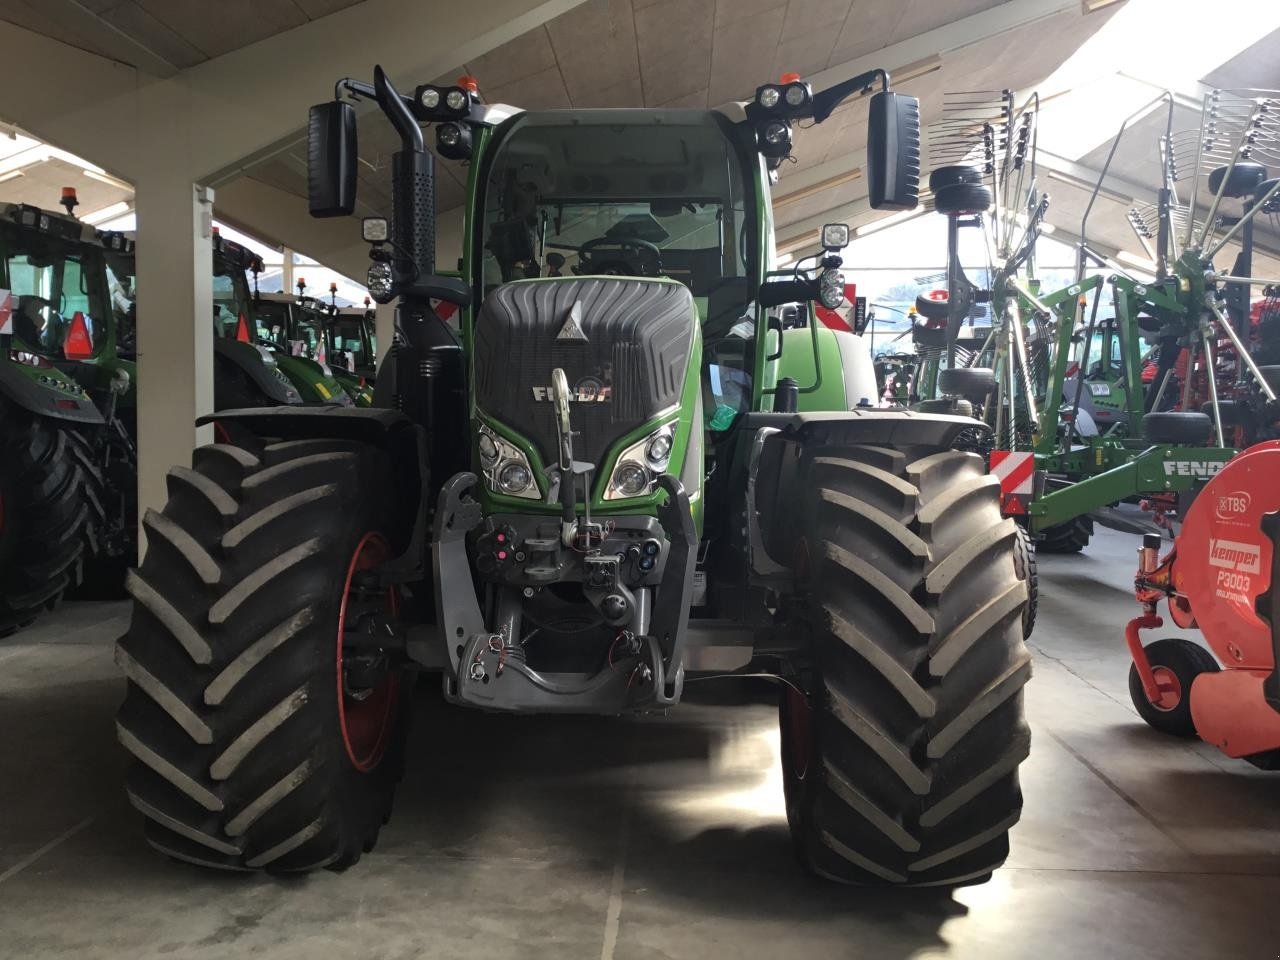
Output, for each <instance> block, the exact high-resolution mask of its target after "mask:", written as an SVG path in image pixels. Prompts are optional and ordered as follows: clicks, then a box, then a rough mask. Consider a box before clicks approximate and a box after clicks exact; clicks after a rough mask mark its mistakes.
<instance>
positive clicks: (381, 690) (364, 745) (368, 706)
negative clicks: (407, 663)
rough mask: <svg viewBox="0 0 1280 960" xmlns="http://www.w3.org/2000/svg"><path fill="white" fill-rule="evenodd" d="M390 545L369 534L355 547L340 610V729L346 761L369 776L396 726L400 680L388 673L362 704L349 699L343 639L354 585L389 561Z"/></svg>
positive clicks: (391, 603) (392, 606)
mask: <svg viewBox="0 0 1280 960" xmlns="http://www.w3.org/2000/svg"><path fill="white" fill-rule="evenodd" d="M389 552H390V551H389V548H388V546H387V541H386V540H385V539H384V538H383V536H382V534H380V533H366V534H365V535H364V536H363V537H361V538H360V542H359V543H358V544H356V551H355V553H354V554H353V555H352V557H351V563H350V564H348V565H347V578H346V581H345V582H344V583H343V585H342V605H341V606H340V607H339V608H338V644H337V646H338V726H339V727H340V728H341V730H342V743H343V746H344V747H345V748H346V751H347V758H348V759H349V760H350V761H351V765H352V766H353V767H355V768H356V769H357V770H359V771H361V772H364V773H367V772H368V771H370V770H372V769H373V768H374V767H376V766H377V765H378V763H379V761H381V760H382V755H383V753H385V752H386V749H387V741H388V740H389V739H390V734H391V728H392V727H393V726H394V725H395V712H396V702H397V700H398V699H399V694H400V678H399V676H398V675H397V674H396V673H395V672H388V673H387V675H386V676H385V677H383V678H382V680H380V681H379V683H378V685H377V686H376V687H374V688H373V692H372V693H370V694H369V695H368V696H367V697H365V698H364V699H363V700H356V699H354V698H353V697H351V696H349V695H348V694H347V692H346V689H345V686H344V684H343V682H342V637H343V632H344V631H345V629H346V623H347V599H348V597H350V595H351V581H352V579H354V577H355V575H356V574H357V573H358V572H359V571H361V570H368V569H369V568H370V567H376V566H377V565H378V564H380V563H382V562H383V561H384V560H386V559H387V554H388V553H389ZM387 610H388V612H390V613H392V614H393V615H394V613H395V611H396V596H395V589H394V588H392V589H389V590H388V591H387Z"/></svg>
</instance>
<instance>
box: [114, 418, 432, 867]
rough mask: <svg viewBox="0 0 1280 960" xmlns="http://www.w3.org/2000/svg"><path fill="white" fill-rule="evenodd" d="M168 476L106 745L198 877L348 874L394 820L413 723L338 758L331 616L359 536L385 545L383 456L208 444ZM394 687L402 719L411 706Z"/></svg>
mask: <svg viewBox="0 0 1280 960" xmlns="http://www.w3.org/2000/svg"><path fill="white" fill-rule="evenodd" d="M192 464H193V469H191V470H188V469H185V468H181V467H178V468H174V469H173V470H171V471H170V472H169V480H168V488H169V501H168V503H167V505H166V506H165V508H164V512H163V513H162V514H157V513H155V512H154V511H148V513H147V515H146V517H145V518H144V525H145V526H146V528H147V539H148V544H149V547H148V550H147V554H146V557H145V559H144V561H143V563H142V567H141V569H140V570H138V571H136V572H131V573H130V575H129V579H128V584H127V586H128V590H129V592H130V593H131V594H132V595H133V597H134V600H135V602H134V609H133V619H132V622H131V623H130V627H129V631H128V633H127V634H126V635H125V636H124V637H123V638H122V639H121V641H120V643H119V644H118V646H117V661H118V663H119V665H120V666H121V667H122V669H123V670H124V672H125V674H126V676H127V677H128V680H129V682H128V692H127V694H126V697H125V701H124V704H123V705H122V706H121V708H120V712H119V714H118V717H117V733H118V735H119V739H120V741H121V743H122V744H123V745H124V747H125V749H126V750H127V751H128V752H129V753H131V754H132V755H133V761H134V762H133V763H132V764H131V768H130V770H129V773H128V777H127V782H126V785H127V790H128V795H129V798H130V801H131V802H132V803H133V805H134V806H135V807H137V808H138V810H140V811H141V812H142V813H143V815H144V816H145V817H146V837H147V841H148V842H149V843H150V844H151V845H152V846H153V847H155V848H156V849H158V850H160V851H161V852H163V853H165V854H167V855H169V856H171V857H174V858H177V859H179V860H185V861H189V862H193V863H197V864H201V865H205V866H211V867H221V868H227V869H250V870H252V869H266V870H269V871H271V872H278V873H292V872H305V871H308V870H313V869H317V868H320V867H328V868H331V869H336V870H340V869H344V868H346V867H348V866H350V865H351V864H353V863H355V862H356V860H358V859H359V857H360V854H361V853H362V852H364V851H367V850H370V849H372V847H373V843H374V841H375V840H376V838H377V835H378V830H379V828H380V827H381V825H382V824H383V823H384V822H385V820H386V818H387V817H388V816H389V815H390V806H391V799H392V794H393V792H394V789H395V784H396V781H397V780H398V779H399V773H400V769H401V766H402V757H403V736H404V731H405V729H406V726H407V724H406V723H405V722H404V717H403V714H402V713H401V716H400V720H401V722H399V723H398V724H397V725H396V727H395V730H394V733H393V735H392V737H391V744H390V746H389V747H388V749H387V751H386V753H385V754H383V756H382V760H381V762H380V763H378V764H377V766H375V767H373V769H372V770H370V771H369V772H367V773H362V772H360V771H359V770H358V769H357V768H356V766H355V765H354V764H353V763H352V762H351V761H350V760H349V759H348V756H347V751H346V748H345V746H344V744H343V740H342V733H341V729H340V726H339V721H338V709H337V694H336V691H337V689H338V687H337V683H338V680H337V665H336V656H335V654H336V642H337V631H338V609H339V605H340V602H341V596H342V590H343V584H344V581H345V578H346V576H347V572H348V566H349V564H350V563H351V560H352V557H353V553H354V552H355V551H356V550H357V545H358V544H359V543H360V542H361V538H362V537H363V536H364V535H365V534H366V533H368V532H371V531H380V532H384V533H386V534H387V539H388V540H389V541H393V540H394V538H393V537H392V536H391V529H390V526H391V519H392V518H391V517H390V516H389V510H390V509H391V508H390V506H389V505H390V504H392V502H393V499H394V498H393V491H392V490H391V488H390V483H391V467H390V464H389V462H388V461H387V459H386V456H385V454H383V453H382V452H380V451H378V450H376V449H374V448H372V447H369V446H367V445H364V444H360V443H355V442H350V441H340V440H301V441H291V442H284V443H273V444H267V445H265V446H264V447H263V448H262V449H261V451H260V453H259V454H255V453H252V452H250V451H248V450H246V449H244V448H243V447H238V446H231V445H228V444H217V443H215V444H211V445H209V446H205V447H201V448H199V449H197V450H196V451H195V453H194V455H193V457H192ZM408 689H409V687H408V684H407V683H404V684H401V686H400V694H401V695H400V697H399V701H400V707H399V708H398V709H399V710H400V711H403V709H404V707H405V706H407V702H408V699H409V698H408Z"/></svg>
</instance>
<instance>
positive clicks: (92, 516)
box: [0, 188, 297, 631]
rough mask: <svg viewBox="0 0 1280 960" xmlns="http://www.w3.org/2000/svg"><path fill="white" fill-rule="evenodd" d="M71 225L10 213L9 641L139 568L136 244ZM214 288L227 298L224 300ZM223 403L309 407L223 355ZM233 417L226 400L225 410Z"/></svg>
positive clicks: (71, 208) (239, 255) (21, 209)
mask: <svg viewBox="0 0 1280 960" xmlns="http://www.w3.org/2000/svg"><path fill="white" fill-rule="evenodd" d="M62 202H63V205H64V207H65V208H66V212H65V213H63V212H53V211H50V210H43V209H40V208H37V207H33V206H30V205H25V204H16V205H15V204H9V205H4V206H3V207H0V247H2V248H3V257H2V260H3V264H4V268H3V269H4V276H3V278H2V282H0V289H3V291H4V295H3V296H4V300H3V301H2V302H0V391H2V393H3V398H4V399H3V403H0V416H2V417H3V427H0V431H2V433H0V436H2V437H3V441H2V442H3V443H4V444H5V445H6V446H7V447H8V448H9V449H10V450H11V453H10V455H9V456H7V457H5V458H4V463H5V468H4V470H3V471H0V517H3V520H0V524H2V525H0V573H3V581H4V583H5V584H6V589H7V590H8V591H9V592H8V593H6V594H4V595H3V597H0V631H12V630H13V629H16V628H17V627H20V626H24V625H26V624H28V623H30V622H32V621H33V620H34V619H35V618H36V616H37V615H38V614H39V612H40V611H41V610H43V609H45V608H47V607H49V606H51V605H52V604H54V603H56V602H57V600H58V599H59V598H60V597H62V596H63V595H64V594H65V593H67V592H68V591H71V592H73V593H74V595H76V596H77V597H80V598H110V597H114V596H119V595H120V592H121V590H122V585H123V581H124V576H125V572H126V570H127V568H128V567H130V566H132V565H133V564H134V563H136V562H137V529H138V516H137V415H136V410H137V407H136V403H137V401H136V395H137V393H136V383H137V365H136V352H137V346H136V321H137V311H136V297H135V287H134V255H135V251H134V241H133V238H132V237H131V236H129V235H126V234H124V233H120V232H116V231H102V230H95V229H94V228H93V227H91V226H89V225H87V224H85V223H83V222H82V221H80V220H78V219H77V218H76V217H75V215H74V214H75V207H76V206H77V200H76V196H75V191H74V190H73V189H72V188H66V189H64V190H63V196H62ZM247 256H248V254H247V251H245V250H244V249H243V248H241V247H239V246H238V245H230V246H222V247H220V248H219V249H218V250H217V251H216V252H215V256H214V272H215V274H219V272H220V271H221V274H220V275H221V276H224V277H225V278H226V281H227V283H228V285H230V284H231V278H230V276H229V274H230V273H231V272H233V271H234V270H236V269H239V270H241V272H243V269H244V266H245V265H247V263H248V260H247V259H246V257H247ZM218 285H219V284H218V281H217V280H215V290H216V289H217V287H218ZM216 357H217V359H216V361H215V362H216V363H217V364H218V365H217V367H216V370H215V383H216V385H217V386H216V389H217V391H218V392H219V393H224V387H225V385H226V383H227V381H228V380H231V381H233V382H234V383H236V384H239V383H240V382H241V381H243V382H244V383H246V384H250V385H252V386H253V389H252V390H241V391H238V392H235V393H234V395H235V397H236V399H237V400H238V401H239V402H240V403H244V402H250V403H254V404H269V403H289V402H297V396H296V393H295V394H291V393H290V392H289V391H290V389H291V388H289V387H288V385H287V384H282V383H280V381H279V380H277V379H276V378H275V377H274V376H273V375H272V373H271V368H270V367H269V366H268V365H267V361H266V360H265V359H264V358H263V357H262V356H261V355H260V354H258V353H257V352H256V351H255V352H254V353H253V354H252V355H251V356H250V355H247V354H243V353H236V352H234V351H233V352H231V353H230V354H229V355H224V354H223V353H222V352H218V353H217V354H216ZM221 399H222V401H223V405H224V406H225V405H226V396H225V395H224V396H222V398H221Z"/></svg>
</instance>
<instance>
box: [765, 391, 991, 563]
mask: <svg viewBox="0 0 1280 960" xmlns="http://www.w3.org/2000/svg"><path fill="white" fill-rule="evenodd" d="M766 428H768V429H770V431H771V432H770V435H769V436H768V437H767V438H766V439H765V441H764V444H763V446H762V448H761V451H760V456H759V458H758V460H757V466H756V475H755V477H754V478H753V479H754V481H755V498H754V499H755V502H754V504H751V505H748V508H749V509H754V510H755V515H756V518H757V521H758V523H759V530H760V537H761V540H762V541H763V543H764V545H765V547H766V549H767V552H768V554H769V556H770V557H772V558H773V559H774V560H775V561H776V562H778V563H781V564H786V563H787V562H788V561H789V559H790V557H791V537H792V535H793V534H794V533H795V531H797V530H799V529H800V522H801V519H802V510H803V504H802V503H801V502H799V501H800V499H801V498H798V497H796V496H795V492H796V491H797V490H802V489H803V484H804V481H805V478H804V477H802V476H801V471H802V470H803V469H805V467H804V464H803V458H802V452H803V451H804V450H805V449H814V448H821V447H824V446H828V445H837V444H838V445H847V444H866V445H869V446H888V447H911V446H925V447H934V448H938V447H949V446H951V445H952V444H953V443H955V441H956V439H957V437H959V436H960V434H961V433H965V432H966V431H974V430H977V431H982V432H985V433H989V432H990V431H989V428H988V427H987V426H986V425H985V424H983V423H982V422H981V421H978V420H974V419H973V418H971V417H958V416H952V415H950V414H937V413H933V414H931V413H917V412H914V411H908V410H884V409H876V408H872V409H865V410H838V411H828V412H822V413H818V412H814V413H752V414H747V415H745V416H744V417H743V418H742V423H741V426H740V430H741V431H742V433H743V434H744V436H745V438H746V441H747V442H749V441H750V439H752V438H754V436H755V434H756V432H757V431H759V430H762V429H766ZM774 431H776V432H774Z"/></svg>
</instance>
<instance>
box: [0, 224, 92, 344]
mask: <svg viewBox="0 0 1280 960" xmlns="http://www.w3.org/2000/svg"><path fill="white" fill-rule="evenodd" d="M2 242H3V247H4V260H3V263H4V276H3V277H2V278H0V286H3V288H4V289H6V290H8V291H9V292H10V295H11V296H12V309H13V332H14V336H15V339H16V340H18V341H19V342H20V343H21V344H22V345H23V346H24V347H25V348H27V349H29V350H30V351H31V352H34V353H40V354H43V355H45V356H48V357H51V358H54V359H62V358H63V346H64V343H65V342H66V336H67V333H68V330H69V329H70V326H71V323H72V321H73V319H74V318H75V316H76V314H80V316H81V318H82V319H83V321H84V329H85V331H86V332H87V333H88V335H89V338H90V342H91V343H92V345H93V350H94V351H95V352H96V351H97V350H98V349H99V348H100V347H101V346H102V341H103V339H104V338H105V336H106V329H107V323H108V317H107V311H108V310H109V309H110V308H109V307H108V306H107V304H106V302H105V300H104V298H103V295H102V291H101V290H100V289H99V282H98V280H99V278H100V277H101V269H102V261H101V260H100V259H99V258H100V256H101V254H100V253H98V252H96V251H95V250H93V249H91V248H86V247H84V246H81V245H79V244H73V243H69V242H67V241H65V240H62V239H60V238H58V237H53V236H48V235H44V234H37V233H34V232H31V231H25V230H15V231H9V230H6V231H5V235H4V237H3V239H2Z"/></svg>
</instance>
